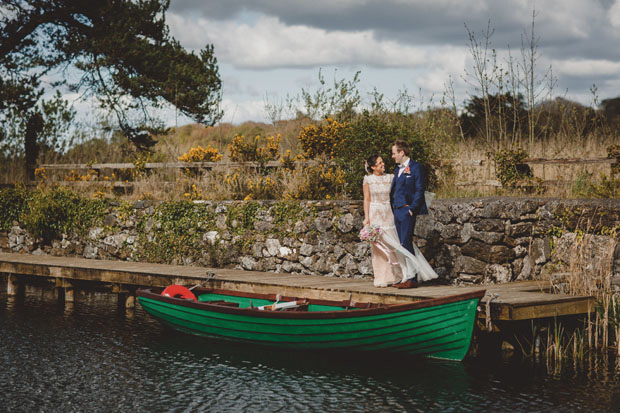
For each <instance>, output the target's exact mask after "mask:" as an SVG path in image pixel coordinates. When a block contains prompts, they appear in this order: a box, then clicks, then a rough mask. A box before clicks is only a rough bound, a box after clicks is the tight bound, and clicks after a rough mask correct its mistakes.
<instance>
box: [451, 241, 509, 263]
mask: <svg viewBox="0 0 620 413" xmlns="http://www.w3.org/2000/svg"><path fill="white" fill-rule="evenodd" d="M461 252H462V253H463V254H464V255H467V256H470V257H473V258H476V259H478V260H480V261H484V262H487V263H489V264H502V263H506V262H508V261H509V260H511V259H512V258H514V251H513V250H511V249H510V248H508V247H506V246H505V245H488V244H485V243H483V242H481V241H478V240H470V241H469V242H468V243H466V244H465V245H463V246H462V247H461Z"/></svg>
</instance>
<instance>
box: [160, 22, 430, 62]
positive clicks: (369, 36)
mask: <svg viewBox="0 0 620 413" xmlns="http://www.w3.org/2000/svg"><path fill="white" fill-rule="evenodd" d="M168 23H169V25H170V28H171V32H172V33H173V35H174V36H175V37H176V38H177V39H178V40H179V41H180V42H181V43H182V44H183V45H184V46H186V47H188V48H192V49H197V48H200V47H202V46H203V45H202V43H213V44H214V46H215V51H216V55H217V56H218V59H220V60H222V61H224V62H226V63H232V64H233V65H235V66H236V67H238V68H246V69H267V68H274V67H289V68H293V67H314V66H326V65H336V64H345V65H346V64H363V65H370V66H376V67H416V66H421V65H425V64H428V61H429V59H431V56H429V53H428V52H427V51H426V50H425V49H424V48H420V47H413V46H408V45H404V44H400V43H398V42H396V41H393V40H378V39H376V38H375V36H374V34H373V33H372V32H370V31H358V32H346V31H327V30H324V29H317V28H313V27H308V26H301V25H295V26H286V25H284V24H283V23H282V22H280V21H279V20H278V19H277V18H274V17H262V18H260V19H259V20H258V21H257V22H256V24H255V25H249V24H239V23H236V22H231V21H224V22H218V21H209V20H205V19H189V18H183V17H181V16H177V15H170V16H169V17H168ZM198 39H200V42H201V43H198Z"/></svg>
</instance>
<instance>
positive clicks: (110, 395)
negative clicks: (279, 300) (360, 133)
mask: <svg viewBox="0 0 620 413" xmlns="http://www.w3.org/2000/svg"><path fill="white" fill-rule="evenodd" d="M77 299H78V302H76V303H75V304H74V305H73V307H72V308H66V307H65V306H63V305H62V303H60V304H59V303H58V302H57V301H56V300H55V299H54V298H53V297H51V296H50V294H49V292H45V291H44V290H40V289H33V288H28V289H27V291H26V294H25V296H24V297H21V298H18V299H16V298H8V297H7V296H6V294H3V293H2V294H0V332H1V334H0V388H1V389H2V394H3V397H2V399H3V400H2V401H1V402H0V403H2V404H0V411H8V412H13V411H15V412H18V411H24V412H36V411H42V412H72V411H80V412H81V411H88V412H96V411H102V412H111V411H136V412H140V411H179V412H180V411H192V412H193V411H223V412H230V411H244V412H248V411H272V412H278V411H287V412H288V411H442V412H443V411H458V412H461V411H481V410H487V411H584V410H585V411H612V410H616V411H617V410H618V408H619V407H618V406H620V396H619V395H620V385H619V382H620V380H619V379H618V375H617V374H616V372H617V370H618V368H617V367H616V366H615V360H611V359H607V360H603V359H602V358H595V359H590V361H589V362H586V363H584V364H583V365H581V366H579V365H577V366H574V365H573V364H572V363H567V364H566V365H564V366H562V369H561V372H560V373H553V372H549V370H548V369H547V367H545V366H544V365H542V366H540V365H538V366H532V364H531V363H527V362H511V361H506V360H505V361H501V360H499V361H498V360H493V361H486V360H482V359H467V360H466V361H464V362H463V363H455V362H439V361H433V360H419V359H410V358H408V359H399V358H395V357H377V356H372V355H366V354H346V355H343V354H333V353H327V354H326V353H307V352H295V351H281V350H277V349H266V348H262V347H255V346H249V345H240V344H231V343H221V342H217V341H211V340H207V339H204V338H199V337H191V336H186V335H183V334H181V333H176V332H173V331H171V330H168V329H166V328H164V327H162V326H161V325H160V324H159V323H158V322H157V321H155V320H153V319H152V318H151V317H150V316H149V315H148V314H146V313H145V312H144V311H143V310H142V309H141V308H140V307H139V306H138V308H136V310H135V311H134V312H133V313H126V312H125V310H124V309H119V308H118V307H117V304H116V300H115V297H114V296H112V295H106V294H99V293H89V294H86V295H81V296H79V297H78V298H77Z"/></svg>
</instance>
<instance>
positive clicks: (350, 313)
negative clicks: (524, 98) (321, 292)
mask: <svg viewBox="0 0 620 413" xmlns="http://www.w3.org/2000/svg"><path fill="white" fill-rule="evenodd" d="M153 290H156V288H144V289H139V290H137V291H136V295H137V296H138V298H140V297H143V298H149V299H151V300H154V301H159V302H165V303H168V304H173V305H177V306H181V307H189V308H194V309H200V310H204V311H211V312H217V313H226V314H234V315H244V316H249V317H265V318H286V319H337V318H351V317H367V316H375V315H384V314H391V313H398V312H403V311H409V310H417V309H422V308H427V307H435V306H441V305H445V304H451V303H456V302H459V301H466V300H471V299H476V298H477V299H478V300H480V299H481V298H482V297H484V295H485V293H486V290H476V291H471V292H467V293H462V294H454V295H448V296H444V297H438V298H429V299H422V300H419V301H414V302H411V303H402V304H401V303H397V304H381V306H377V307H371V308H360V307H358V306H357V305H359V304H367V303H357V302H352V301H351V300H345V301H330V300H321V299H311V298H306V299H304V298H300V297H282V300H283V301H292V300H294V299H296V300H307V301H308V302H309V304H317V305H333V306H339V307H351V308H353V309H354V310H333V311H269V310H259V309H258V308H238V307H230V306H223V305H218V304H214V303H210V302H209V301H193V300H186V299H182V298H174V297H166V296H163V295H161V294H160V293H155V292H153ZM197 290H198V291H199V292H201V293H202V294H207V293H212V294H220V295H230V296H236V297H243V298H256V299H265V300H272V301H275V300H276V294H260V293H246V292H241V291H232V290H223V289H214V288H200V289H197ZM289 298H290V300H288V299H289ZM352 304H353V305H352Z"/></svg>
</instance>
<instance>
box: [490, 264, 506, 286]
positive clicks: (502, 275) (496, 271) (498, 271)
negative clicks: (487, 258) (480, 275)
mask: <svg viewBox="0 0 620 413" xmlns="http://www.w3.org/2000/svg"><path fill="white" fill-rule="evenodd" d="M484 278H485V280H486V281H490V282H493V283H497V284H503V283H508V282H510V281H511V280H512V266H511V265H510V264H503V265H502V264H491V265H487V267H486V268H485V270H484Z"/></svg>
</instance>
